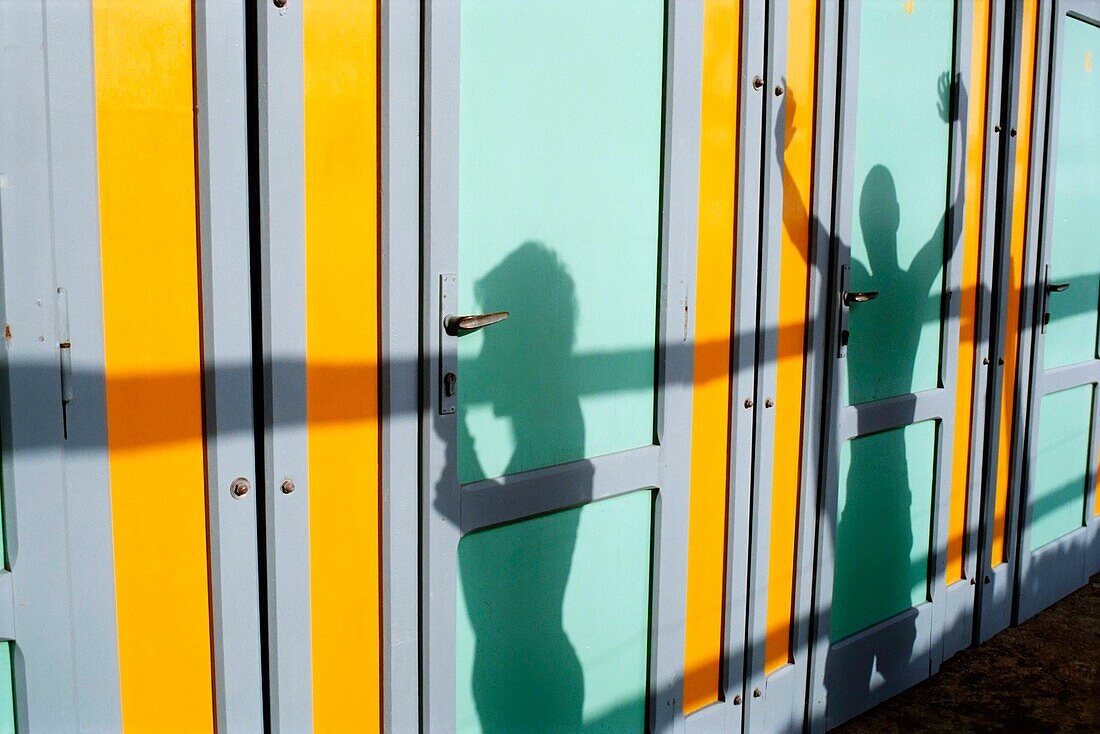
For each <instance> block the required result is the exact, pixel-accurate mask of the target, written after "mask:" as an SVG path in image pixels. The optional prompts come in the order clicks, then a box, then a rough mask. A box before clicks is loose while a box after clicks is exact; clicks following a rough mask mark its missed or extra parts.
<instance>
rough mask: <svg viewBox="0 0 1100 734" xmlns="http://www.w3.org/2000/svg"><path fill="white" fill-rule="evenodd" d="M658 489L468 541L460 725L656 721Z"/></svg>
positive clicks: (603, 725) (596, 728) (616, 725)
mask: <svg viewBox="0 0 1100 734" xmlns="http://www.w3.org/2000/svg"><path fill="white" fill-rule="evenodd" d="M652 505H653V497H652V494H651V493H650V492H634V493H631V494H626V495H622V496H619V497H615V498H612V499H609V500H604V501H601V502H595V503H592V504H590V505H587V506H585V507H582V508H577V509H572V510H563V511H560V512H555V513H552V514H549V515H543V516H541V517H538V518H535V519H531V520H522V521H519V522H516V523H512V524H509V525H503V526H500V527H496V528H491V529H489V530H482V531H479V532H476V533H471V534H470V535H467V536H466V537H465V538H463V539H462V542H461V543H460V544H459V549H458V567H459V576H458V587H459V588H458V620H457V628H458V644H457V651H458V652H457V674H456V675H457V694H458V700H457V702H456V706H457V718H458V721H457V728H458V730H459V731H461V732H475V731H514V732H532V733H534V732H558V731H581V730H582V729H583V730H584V731H586V732H588V731H591V732H609V733H610V732H626V731H642V730H643V729H644V728H645V698H646V662H647V659H648V649H649V644H648V636H649V635H648V626H649V580H650V525H651V510H652Z"/></svg>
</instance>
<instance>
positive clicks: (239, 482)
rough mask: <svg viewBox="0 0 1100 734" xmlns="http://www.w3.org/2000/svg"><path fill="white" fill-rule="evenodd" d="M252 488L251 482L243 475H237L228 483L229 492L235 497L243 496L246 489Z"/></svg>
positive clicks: (246, 491) (246, 492)
mask: <svg viewBox="0 0 1100 734" xmlns="http://www.w3.org/2000/svg"><path fill="white" fill-rule="evenodd" d="M250 489H252V484H251V482H249V481H248V480H247V479H245V478H244V477H237V478H236V479H234V480H233V481H232V482H231V483H230V484H229V492H230V494H232V495H233V496H234V497H236V498H237V499H240V498H241V497H244V496H245V495H246V494H248V490H250Z"/></svg>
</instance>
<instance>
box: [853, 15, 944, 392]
mask: <svg viewBox="0 0 1100 734" xmlns="http://www.w3.org/2000/svg"><path fill="white" fill-rule="evenodd" d="M954 12H955V6H954V2H950V1H949V0H925V1H924V2H919V3H916V4H915V6H905V5H903V4H902V3H898V2H894V0H866V1H865V2H863V3H862V7H861V10H860V43H859V80H858V90H857V96H858V99H857V113H856V139H855V141H854V146H855V153H854V155H855V164H854V166H855V170H854V175H855V181H854V192H855V194H854V197H855V200H854V201H853V203H852V216H853V217H854V218H855V221H853V222H852V228H851V232H852V243H851V248H852V249H851V255H852V257H851V268H852V270H851V287H850V289H849V290H852V291H878V293H879V296H878V298H877V299H875V300H874V301H870V302H868V303H857V304H853V306H852V307H851V314H850V320H849V328H850V330H851V339H850V341H849V346H848V358H847V360H846V365H847V373H848V396H847V397H848V402H849V403H850V404H855V403H863V402H867V401H871V400H879V399H882V398H887V397H892V396H895V395H904V394H906V393H910V392H917V391H919V390H925V389H931V388H935V387H937V386H938V384H939V372H940V333H941V324H940V320H941V300H942V286H943V264H944V251H945V250H944V244H945V232H944V215H945V204H946V202H947V188H948V186H947V184H948V181H947V168H948V147H949V143H950V125H949V122H948V120H949V117H950V85H951V70H952V66H953V51H954V35H953V34H954Z"/></svg>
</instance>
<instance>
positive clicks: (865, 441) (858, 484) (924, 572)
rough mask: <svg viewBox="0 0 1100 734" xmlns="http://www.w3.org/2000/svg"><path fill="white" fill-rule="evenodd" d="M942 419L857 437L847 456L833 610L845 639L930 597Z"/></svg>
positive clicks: (833, 630) (832, 631) (834, 629)
mask: <svg viewBox="0 0 1100 734" xmlns="http://www.w3.org/2000/svg"><path fill="white" fill-rule="evenodd" d="M936 429H937V427H936V422H935V421H924V422H923V423H916V424H914V425H911V426H907V427H905V428H895V429H893V430H890V431H883V432H881V433H872V434H870V435H868V436H861V437H860V438H854V439H852V440H851V441H848V442H847V443H845V445H844V448H843V450H842V452H841V456H840V487H839V496H838V499H837V517H838V518H839V519H838V521H837V525H836V552H835V559H834V565H833V607H832V613H831V624H830V628H829V638H830V639H831V640H832V641H834V642H835V641H837V640H840V639H843V638H845V637H847V636H848V635H851V634H854V633H856V632H859V631H860V630H863V629H866V628H867V627H870V626H871V625H873V624H877V623H878V622H881V621H883V620H886V619H889V618H890V617H892V616H894V615H895V614H897V613H898V612H901V611H904V610H906V609H909V608H910V607H914V606H916V605H918V604H921V603H923V602H925V601H927V599H928V558H929V548H930V544H931V541H932V507H933V488H934V479H935V469H936Z"/></svg>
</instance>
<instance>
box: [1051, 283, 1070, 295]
mask: <svg viewBox="0 0 1100 734" xmlns="http://www.w3.org/2000/svg"><path fill="white" fill-rule="evenodd" d="M1067 288H1069V283H1048V284H1047V293H1061V292H1062V291H1064V290H1066V289H1067Z"/></svg>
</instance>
